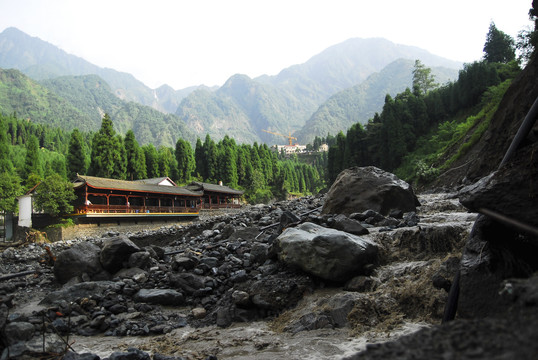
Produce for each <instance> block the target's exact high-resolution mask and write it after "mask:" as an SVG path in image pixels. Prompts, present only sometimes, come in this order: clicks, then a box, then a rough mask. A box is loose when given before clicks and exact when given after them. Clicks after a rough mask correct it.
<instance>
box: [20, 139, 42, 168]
mask: <svg viewBox="0 0 538 360" xmlns="http://www.w3.org/2000/svg"><path fill="white" fill-rule="evenodd" d="M31 174H35V175H39V176H41V159H40V157H39V141H38V140H37V137H35V135H31V136H30V138H29V139H28V142H27V143H26V157H25V159H24V172H23V176H22V178H28V177H29V176H30V175H31Z"/></svg>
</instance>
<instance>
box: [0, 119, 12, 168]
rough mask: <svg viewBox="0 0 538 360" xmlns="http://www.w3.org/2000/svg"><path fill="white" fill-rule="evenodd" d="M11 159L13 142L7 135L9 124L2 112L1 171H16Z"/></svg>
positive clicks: (0, 131) (0, 121) (0, 125)
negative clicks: (7, 124) (11, 142)
mask: <svg viewBox="0 0 538 360" xmlns="http://www.w3.org/2000/svg"><path fill="white" fill-rule="evenodd" d="M14 170H15V169H14V167H13V162H12V161H11V144H10V140H9V139H8V136H7V126H6V123H5V121H4V117H3V116H2V115H1V114H0V173H2V174H3V173H12V172H13V171H14Z"/></svg>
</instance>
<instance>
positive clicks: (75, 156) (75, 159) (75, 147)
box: [67, 129, 86, 180]
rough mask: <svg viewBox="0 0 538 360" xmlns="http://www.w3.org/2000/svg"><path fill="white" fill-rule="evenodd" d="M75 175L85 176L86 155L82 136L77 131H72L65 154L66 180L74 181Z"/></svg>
mask: <svg viewBox="0 0 538 360" xmlns="http://www.w3.org/2000/svg"><path fill="white" fill-rule="evenodd" d="M77 174H86V154H85V152H84V140H83V139H82V135H81V134H80V131H79V130H78V129H74V130H73V131H72V132H71V139H70V140H69V150H68V152H67V178H68V179H69V180H74V179H75V177H76V176H77Z"/></svg>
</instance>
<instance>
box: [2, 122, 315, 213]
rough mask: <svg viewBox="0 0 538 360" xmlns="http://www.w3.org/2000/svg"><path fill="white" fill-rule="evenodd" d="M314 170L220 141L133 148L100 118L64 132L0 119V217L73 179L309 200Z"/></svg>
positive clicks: (262, 149)
mask: <svg viewBox="0 0 538 360" xmlns="http://www.w3.org/2000/svg"><path fill="white" fill-rule="evenodd" d="M318 169H319V167H315V166H310V165H308V164H306V163H303V162H300V161H299V160H298V159H297V158H296V157H295V158H292V159H285V158H279V156H278V154H276V153H275V152H273V151H271V150H270V149H269V147H268V146H267V145H266V144H261V145H258V144H257V143H254V144H252V145H250V144H237V143H236V142H235V140H234V139H232V138H230V137H228V136H225V137H224V138H223V139H221V140H220V141H214V140H213V139H211V137H210V136H209V135H207V136H206V137H205V139H204V141H201V139H199V138H198V139H197V142H196V145H195V147H194V149H193V147H192V146H191V144H190V143H189V142H188V141H186V140H184V139H179V140H178V141H177V143H176V146H175V148H171V147H167V146H160V147H159V148H158V149H157V148H156V147H155V146H154V145H152V144H146V145H144V146H140V145H139V143H138V141H137V140H136V138H135V135H134V132H133V131H132V130H129V131H127V133H126V134H125V136H121V135H120V134H118V133H116V131H115V130H114V126H113V123H112V121H111V119H110V117H109V116H108V115H107V114H105V115H104V116H103V118H102V123H101V127H100V129H99V131H97V132H96V133H88V132H82V131H80V130H78V129H74V130H73V131H72V132H67V131H64V130H62V129H59V128H53V127H48V126H46V125H41V124H35V123H33V122H30V121H28V120H23V119H18V118H17V117H16V115H15V114H12V115H9V116H6V115H2V114H0V171H1V173H0V193H1V194H2V200H0V201H1V202H0V211H2V210H3V211H15V210H16V199H15V198H16V196H19V195H21V194H23V193H24V192H26V191H28V190H30V189H31V188H33V187H34V186H35V185H36V184H38V183H39V182H41V181H43V180H44V179H47V178H49V177H51V176H53V175H54V179H55V181H60V180H61V181H64V182H68V181H72V180H74V179H75V178H76V176H77V174H84V175H92V176H99V177H106V178H113V179H123V180H138V179H145V178H155V177H165V176H166V177H170V178H171V179H172V180H174V181H175V182H176V183H178V184H180V185H182V184H187V183H189V182H191V181H204V182H211V183H217V182H219V181H222V182H223V183H224V184H225V185H228V186H230V187H233V188H239V189H243V190H245V194H246V198H247V200H249V201H252V202H263V201H269V200H270V199H273V198H280V197H282V198H283V197H285V196H286V194H289V193H301V194H312V193H316V192H317V191H319V190H320V189H321V188H322V187H323V186H324V181H323V180H324V179H323V178H322V177H321V176H320V172H319V171H318Z"/></svg>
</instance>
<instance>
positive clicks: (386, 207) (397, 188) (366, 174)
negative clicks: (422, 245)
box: [323, 166, 420, 215]
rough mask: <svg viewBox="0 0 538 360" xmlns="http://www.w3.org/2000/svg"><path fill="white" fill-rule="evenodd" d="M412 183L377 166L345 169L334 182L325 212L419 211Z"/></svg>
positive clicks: (326, 199)
mask: <svg viewBox="0 0 538 360" xmlns="http://www.w3.org/2000/svg"><path fill="white" fill-rule="evenodd" d="M419 205H420V203H419V202H418V199H417V197H416V196H415V194H414V192H413V189H412V188H411V186H410V185H409V184H408V183H406V182H405V181H403V180H400V179H399V178H398V177H396V175H394V174H391V173H388V172H385V171H383V170H381V169H379V168H376V167H374V166H367V167H353V168H349V169H346V170H343V171H342V172H341V173H340V174H339V175H338V177H337V178H336V180H335V182H334V183H333V185H332V186H331V188H330V190H329V192H328V193H327V196H326V198H325V203H324V205H323V213H324V214H346V215H350V214H352V213H356V212H362V211H366V210H374V211H376V212H378V213H380V214H382V215H388V214H389V213H391V211H395V210H400V211H403V212H410V211H416V207H417V206H419Z"/></svg>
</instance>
